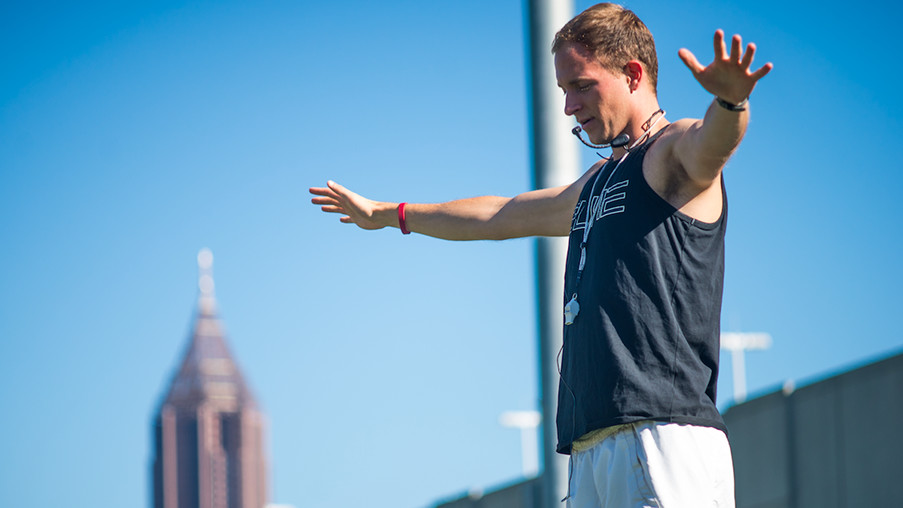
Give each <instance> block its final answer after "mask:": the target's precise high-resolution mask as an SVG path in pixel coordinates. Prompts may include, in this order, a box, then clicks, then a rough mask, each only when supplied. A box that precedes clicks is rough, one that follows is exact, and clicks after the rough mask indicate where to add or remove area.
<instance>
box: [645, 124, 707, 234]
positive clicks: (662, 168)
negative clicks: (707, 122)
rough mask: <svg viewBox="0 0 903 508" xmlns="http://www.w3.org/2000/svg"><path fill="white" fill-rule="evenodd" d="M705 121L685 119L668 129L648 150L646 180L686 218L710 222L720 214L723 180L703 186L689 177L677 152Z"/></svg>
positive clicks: (669, 126)
mask: <svg viewBox="0 0 903 508" xmlns="http://www.w3.org/2000/svg"><path fill="white" fill-rule="evenodd" d="M701 123H702V120H699V119H694V118H683V119H681V120H677V121H676V122H674V123H672V124H670V125H668V126H667V127H666V128H665V130H664V132H662V134H661V136H659V138H658V139H657V140H656V141H655V143H653V144H652V146H650V147H649V150H648V151H647V152H646V158H645V159H644V160H643V176H644V177H645V178H646V182H647V183H648V184H649V186H650V187H651V188H652V190H654V191H655V192H656V193H657V194H658V195H659V196H661V197H662V198H663V199H664V200H665V201H667V202H669V203H670V204H671V205H672V206H674V207H675V208H677V209H678V210H681V211H682V212H684V213H686V214H687V215H689V216H691V217H694V218H697V219H700V220H703V221H706V222H711V221H713V220H715V219H717V217H718V216H719V215H720V213H721V193H720V178H716V179H715V181H713V182H709V183H708V185H700V183H699V182H698V181H695V180H694V179H692V178H691V177H690V174H689V173H688V172H687V169H686V168H685V167H684V166H683V165H682V164H681V162H680V158H679V156H678V154H677V152H676V150H677V148H678V146H679V144H680V142H681V139H683V138H684V136H686V135H687V134H688V133H690V132H692V131H693V130H695V129H698V128H699V126H700V125H701Z"/></svg>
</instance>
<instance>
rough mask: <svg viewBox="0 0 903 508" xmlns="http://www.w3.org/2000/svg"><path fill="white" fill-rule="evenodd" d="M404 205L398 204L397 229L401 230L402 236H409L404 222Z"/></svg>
mask: <svg viewBox="0 0 903 508" xmlns="http://www.w3.org/2000/svg"><path fill="white" fill-rule="evenodd" d="M406 204H407V203H400V204H399V205H398V229H400V230H401V233H402V234H405V235H409V234H411V232H410V231H408V225H407V224H406V223H405V221H404V205H406Z"/></svg>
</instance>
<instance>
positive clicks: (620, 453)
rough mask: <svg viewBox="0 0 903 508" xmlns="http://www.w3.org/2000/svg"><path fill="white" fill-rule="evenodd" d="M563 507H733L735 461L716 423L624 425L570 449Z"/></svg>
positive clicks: (647, 422) (641, 423)
mask: <svg viewBox="0 0 903 508" xmlns="http://www.w3.org/2000/svg"><path fill="white" fill-rule="evenodd" d="M569 478H570V479H569V481H568V483H569V485H568V498H567V507H568V508H647V507H655V508H684V507H686V508H709V507H718V508H734V506H735V502H734V467H733V461H732V459H731V449H730V444H729V443H728V441H727V436H725V435H724V433H723V432H722V431H720V430H718V429H715V428H711V427H699V426H694V425H681V424H676V423H661V422H652V421H643V422H637V423H633V424H629V425H624V426H622V427H620V428H619V429H618V432H616V433H614V434H613V435H610V436H608V437H606V438H604V439H603V440H602V441H600V442H599V443H596V444H595V445H593V446H592V447H590V448H589V449H587V450H584V451H577V452H574V453H572V454H571V460H570V475H569Z"/></svg>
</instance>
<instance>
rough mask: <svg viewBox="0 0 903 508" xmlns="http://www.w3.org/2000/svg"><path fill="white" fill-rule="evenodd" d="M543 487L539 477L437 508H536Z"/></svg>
mask: <svg viewBox="0 0 903 508" xmlns="http://www.w3.org/2000/svg"><path fill="white" fill-rule="evenodd" d="M541 487H542V485H541V483H540V478H538V477H537V478H532V479H530V480H525V481H522V482H520V483H515V484H512V485H509V486H507V487H502V488H500V489H498V490H494V491H492V492H490V493H488V494H485V495H481V496H475V495H472V494H470V495H464V496H461V497H459V498H457V499H453V500H450V501H445V502H442V503H441V504H438V505H436V508H535V507H538V506H539V505H540V503H539V501H540V497H539V496H540V488H541ZM561 506H562V507H563V506H564V504H563V503H562V505H561Z"/></svg>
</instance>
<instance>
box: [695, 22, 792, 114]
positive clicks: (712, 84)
mask: <svg viewBox="0 0 903 508" xmlns="http://www.w3.org/2000/svg"><path fill="white" fill-rule="evenodd" d="M741 46H742V41H741V39H740V36H739V35H735V36H734V37H733V39H731V53H730V55H727V48H726V47H725V44H724V31H722V30H716V31H715V59H714V60H713V61H712V63H710V64H709V65H708V66H707V67H706V66H703V65H702V64H701V63H699V60H697V59H696V57H695V56H694V55H693V53H691V52H690V50H688V49H686V48H683V49H681V50H680V51H678V52H677V54H678V56H680V59H681V60H683V62H684V63H685V64H686V65H687V67H688V68H689V69H690V71H691V72H692V73H693V76H694V77H695V78H696V81H699V84H700V85H702V87H703V88H705V89H706V90H707V91H708V92H709V93H711V94H713V95H715V96H716V97H720V98H721V99H723V100H725V101H727V102H729V103H731V104H739V103H741V102H743V101H744V100H746V99H747V98H749V94H751V93H752V91H753V88H755V86H756V82H758V81H759V80H760V79H762V77H763V76H765V75H766V74H768V73H769V72H770V71H771V69H772V68H773V67H774V66H773V65H772V64H771V62H769V63H767V64H765V65H763V66H762V67H761V68H760V69H759V70H757V71H755V72H750V66H751V65H752V61H753V55H754V54H755V53H756V45H755V44H753V43H749V44H747V45H746V53H745V54H743V53H742V51H741Z"/></svg>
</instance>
